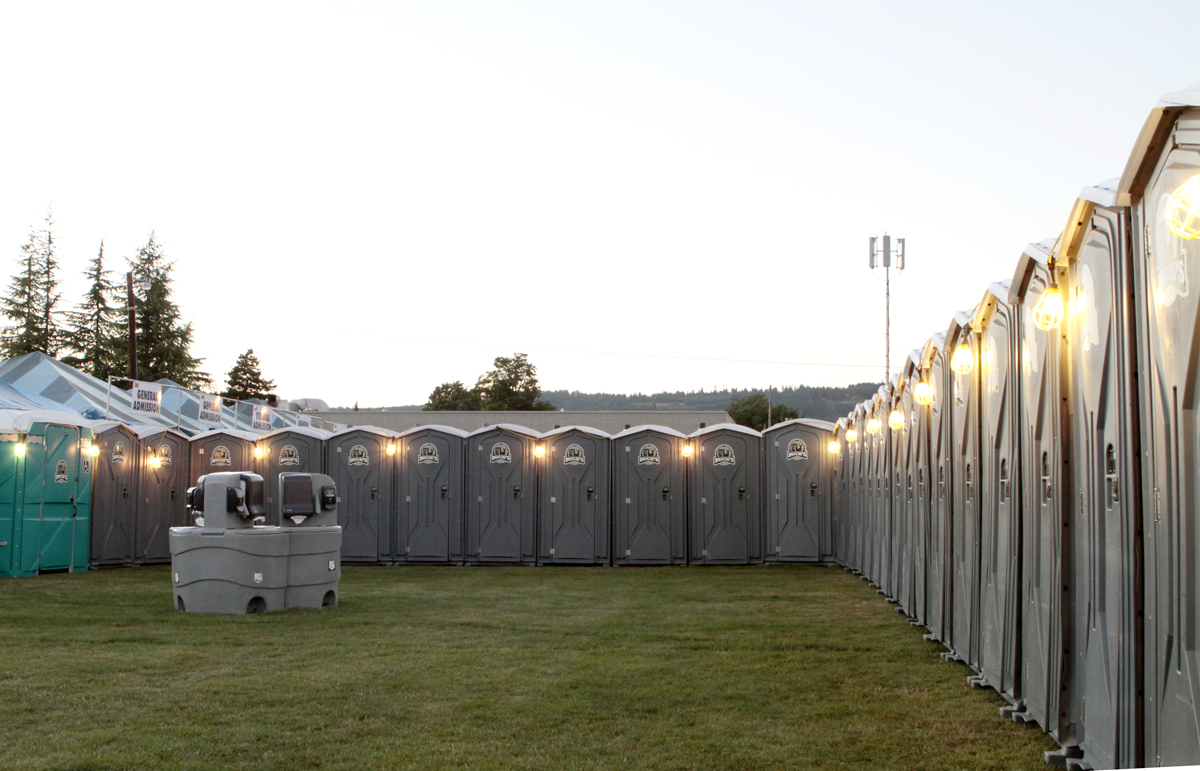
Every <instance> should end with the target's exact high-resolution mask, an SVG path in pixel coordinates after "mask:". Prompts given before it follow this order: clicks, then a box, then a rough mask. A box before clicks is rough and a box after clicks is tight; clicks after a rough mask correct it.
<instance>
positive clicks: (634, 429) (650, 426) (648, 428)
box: [612, 423, 687, 440]
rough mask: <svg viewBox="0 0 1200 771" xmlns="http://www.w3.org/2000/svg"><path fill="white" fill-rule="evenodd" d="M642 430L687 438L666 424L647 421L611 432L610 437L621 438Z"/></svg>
mask: <svg viewBox="0 0 1200 771" xmlns="http://www.w3.org/2000/svg"><path fill="white" fill-rule="evenodd" d="M642 431H659V432H661V433H664V434H666V435H667V436H675V437H679V438H680V439H687V434H685V433H683V432H682V431H676V430H675V429H673V428H667V427H666V426H658V425H654V424H653V423H647V424H646V425H642V426H633V427H631V428H627V429H625V430H624V431H618V432H617V433H615V434H613V436H612V438H613V439H614V440H616V439H623V438H625V437H627V436H629V435H630V434H640V433H641V432H642Z"/></svg>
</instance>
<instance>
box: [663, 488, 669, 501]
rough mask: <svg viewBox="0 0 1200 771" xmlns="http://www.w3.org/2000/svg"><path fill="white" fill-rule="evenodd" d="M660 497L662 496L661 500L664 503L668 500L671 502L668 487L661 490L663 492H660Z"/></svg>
mask: <svg viewBox="0 0 1200 771" xmlns="http://www.w3.org/2000/svg"><path fill="white" fill-rule="evenodd" d="M662 496H663V500H664V501H669V500H671V488H669V487H664V488H663V492H662Z"/></svg>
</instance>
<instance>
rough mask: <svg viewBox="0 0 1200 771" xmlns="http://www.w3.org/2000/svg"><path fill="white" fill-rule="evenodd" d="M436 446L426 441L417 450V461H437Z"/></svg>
mask: <svg viewBox="0 0 1200 771" xmlns="http://www.w3.org/2000/svg"><path fill="white" fill-rule="evenodd" d="M439 462H440V460H439V459H438V451H437V446H436V445H432V444H429V443H428V442H426V443H425V444H423V445H421V449H419V450H417V463H439Z"/></svg>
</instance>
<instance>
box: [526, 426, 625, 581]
mask: <svg viewBox="0 0 1200 771" xmlns="http://www.w3.org/2000/svg"><path fill="white" fill-rule="evenodd" d="M542 444H543V446H544V448H545V452H546V454H545V456H544V458H543V459H542V467H541V472H542V473H541V480H540V484H539V490H540V496H541V501H540V509H539V511H540V517H539V523H540V526H539V535H540V537H539V546H538V561H539V562H542V563H546V564H575V565H607V564H608V563H609V558H610V555H609V538H608V534H609V527H610V523H611V510H612V495H611V494H610V491H609V487H610V482H611V478H612V474H611V472H610V468H611V452H612V440H611V439H609V438H608V437H603V436H596V435H595V434H592V433H589V432H586V431H581V430H579V429H569V430H566V431H563V432H562V433H554V434H553V435H552V436H547V437H545V439H544V440H543V442H542Z"/></svg>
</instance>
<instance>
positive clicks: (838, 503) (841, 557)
mask: <svg viewBox="0 0 1200 771" xmlns="http://www.w3.org/2000/svg"><path fill="white" fill-rule="evenodd" d="M847 425H849V421H848V420H847V419H846V418H838V419H837V422H835V423H834V424H833V436H832V437H830V440H831V441H830V444H829V445H828V446H827V447H826V448H823V449H824V451H826V452H828V453H830V454H831V456H832V457H831V458H830V459H829V464H830V467H831V468H832V474H833V485H832V490H833V494H832V496H831V497H830V519H831V520H832V522H833V525H832V530H833V560H834V564H836V565H842V566H844V567H847V568H849V567H850V555H849V550H848V549H847V548H846V547H847V544H849V542H850V538H849V529H848V524H849V523H848V521H847V520H848V516H847V509H846V505H847V504H846V498H847V482H848V476H849V474H848V471H849V468H850V466H849V463H848V462H847V457H848V456H849V455H850V451H849V450H847V449H846V426H847ZM851 569H852V568H851Z"/></svg>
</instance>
